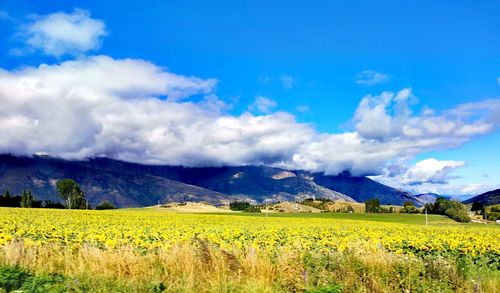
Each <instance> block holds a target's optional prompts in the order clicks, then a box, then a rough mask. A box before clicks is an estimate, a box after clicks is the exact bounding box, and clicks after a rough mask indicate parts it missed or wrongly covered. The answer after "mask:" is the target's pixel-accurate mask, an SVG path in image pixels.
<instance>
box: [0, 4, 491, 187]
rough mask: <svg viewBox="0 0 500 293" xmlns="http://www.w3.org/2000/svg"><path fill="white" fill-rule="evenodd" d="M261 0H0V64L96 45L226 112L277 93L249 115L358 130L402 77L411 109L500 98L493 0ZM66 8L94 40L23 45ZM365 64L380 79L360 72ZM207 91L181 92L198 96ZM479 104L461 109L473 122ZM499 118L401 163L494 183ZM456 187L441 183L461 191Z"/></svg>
mask: <svg viewBox="0 0 500 293" xmlns="http://www.w3.org/2000/svg"><path fill="white" fill-rule="evenodd" d="M269 2H270V1H252V2H244V1H219V2H212V1H211V2H207V1H141V3H140V4H141V5H138V4H137V1H121V2H120V5H117V4H116V2H111V1H108V2H105V1H85V2H81V1H48V2H47V1H45V2H40V1H0V11H3V13H2V14H0V15H3V16H1V17H0V18H2V19H3V20H0V36H1V38H2V41H1V42H0V56H1V57H0V68H3V69H4V70H6V71H9V72H13V71H15V70H19V69H20V68H25V67H26V66H35V67H36V66H38V65H40V64H42V63H47V64H61V63H63V62H65V61H68V60H74V59H79V58H82V56H83V55H85V56H92V55H96V54H98V55H104V56H110V57H112V58H114V59H116V60H120V59H124V58H131V59H138V60H139V59H140V60H146V61H148V62H151V63H152V64H155V65H156V66H159V67H161V68H164V69H165V70H166V71H168V72H173V73H175V74H179V75H182V76H189V77H191V76H195V77H198V78H200V79H205V80H206V79H209V78H215V79H217V81H218V82H217V85H216V88H215V89H213V90H211V91H210V92H211V93H214V94H216V96H217V99H219V100H221V101H224V102H226V103H227V104H230V105H231V106H230V107H229V108H228V109H227V110H226V111H227V112H226V114H227V115H232V116H234V117H240V115H242V114H244V113H245V112H248V111H250V112H252V111H257V109H259V107H258V106H255V105H254V107H253V108H252V106H251V105H252V103H254V101H255V100H256V97H259V96H260V97H265V98H266V100H268V101H273V103H274V104H273V103H272V104H271V105H270V106H269V105H268V106H269V107H268V108H269V109H261V110H265V111H263V112H266V113H260V114H257V113H254V115H256V116H257V115H262V114H270V113H267V112H269V111H272V112H273V113H274V112H275V111H284V112H287V113H290V114H292V115H293V116H295V117H296V119H297V123H309V124H311V125H312V127H313V128H314V131H315V132H317V133H329V134H337V133H343V132H349V131H352V130H353V129H355V124H356V121H354V120H353V117H354V115H355V112H356V111H357V109H358V106H359V104H360V101H361V100H362V99H363V97H366V96H367V95H373V96H377V95H380V94H381V93H382V92H384V91H390V92H394V93H397V92H399V91H400V90H402V89H405V88H411V92H412V96H413V98H412V100H413V101H412V102H411V103H410V106H411V109H412V111H413V112H414V113H415V115H417V114H418V113H421V112H423V111H424V110H425V109H427V108H431V109H432V110H434V111H435V112H436V113H441V112H442V111H447V110H449V109H453V108H455V107H457V106H459V105H462V104H466V103H477V102H480V101H485V100H490V101H491V100H496V99H498V98H500V82H499V80H498V78H499V77H500V54H499V52H500V38H498V36H499V35H500V1H440V2H439V3H436V1H411V3H410V1H404V2H403V1H355V2H354V1H350V2H349V3H347V2H345V3H338V2H334V1H272V3H269ZM75 8H78V9H83V10H85V11H87V12H88V14H89V17H91V18H92V19H96V20H99V21H102V23H104V24H105V30H106V35H105V36H101V37H100V46H96V47H95V48H91V49H89V50H82V51H80V52H78V54H75V53H68V54H61V55H58V56H54V54H47V52H43V50H40V48H36V46H33V45H29V44H28V45H27V38H28V37H27V36H26V33H25V32H23V28H24V27H26V26H27V25H28V24H30V23H34V22H36V21H37V19H38V20H39V18H40V17H43V16H47V15H50V14H53V13H56V12H61V13H67V14H71V13H73V12H74V11H75V10H74V9H75ZM33 15H38V18H37V17H36V16H33ZM363 74H365V75H367V76H368V77H369V78H368V79H370V78H371V79H373V78H374V75H377V76H378V77H379V80H378V81H377V80H375V81H374V80H371V81H365V82H360V79H362V76H363ZM204 94H205V92H203V93H202V94H200V93H197V94H195V95H191V96H190V97H187V98H186V99H184V100H183V101H184V102H187V101H193V102H195V103H196V102H198V101H199V100H200V99H203V95H204ZM417 100H418V102H416V101H417ZM495 105H497V104H495ZM483 112H484V111H483ZM483 112H481V113H479V114H474V117H473V118H470V117H469V118H468V119H469V120H474V121H479V120H481V119H483V118H484V117H477V115H483V114H484V113H483ZM495 113H496V112H495ZM437 115H438V114H437ZM484 115H492V114H491V113H490V114H484ZM474 118H477V119H474ZM358 122H359V121H358ZM496 129H497V125H494V126H493V127H492V129H490V130H489V131H486V132H484V133H481V134H480V135H472V136H471V137H468V138H467V141H468V142H460V143H457V144H456V145H453V146H450V145H445V146H443V145H441V144H440V145H438V146H437V147H435V148H433V149H431V150H427V149H426V150H425V151H418V152H415V153H413V152H412V153H411V155H408V154H406V153H405V155H404V156H405V160H404V161H405V166H406V167H407V168H410V169H411V165H412V164H416V163H418V162H419V161H422V160H426V159H430V158H435V159H437V160H448V161H463V162H464V164H463V166H460V167H450V172H448V171H443V170H441V171H443V172H444V173H446V174H444V173H443V174H440V175H439V176H438V177H439V178H438V179H439V180H436V181H446V183H442V182H441V183H437V185H436V184H433V185H432V186H438V187H436V188H437V189H433V188H434V187H432V188H431V187H428V189H429V191H432V190H436V191H437V190H439V191H441V192H446V188H445V187H446V186H451V185H456V186H458V185H460V186H462V185H471V184H477V185H482V186H483V187H482V188H483V189H487V188H490V187H495V186H498V185H499V184H500V175H499V174H500V160H498V159H497V158H496V157H495V156H496V155H497V150H496V146H497V145H499V143H500V134H499V133H498V132H497V131H496ZM392 138H393V137H391V139H392ZM384 139H385V140H387V139H389V138H387V137H384ZM287 151H288V150H287ZM273 156H276V154H273ZM250 161H251V160H250ZM243 162H244V163H246V162H247V161H245V160H243ZM384 162H385V161H384ZM250 163H251V162H250ZM384 164H385V163H384ZM388 164H392V163H391V162H389V163H387V164H386V165H388ZM314 166H316V165H314ZM313 169H314V168H313ZM320 169H321V168H320ZM451 169H452V170H451ZM379 173H380V172H379ZM431 177H432V176H431ZM396 178H398V177H396ZM388 180H389V179H388ZM382 181H383V180H382ZM431 181H432V180H431ZM384 182H388V183H394V182H393V181H390V182H389V181H384ZM434 183H435V182H434ZM411 186H414V185H413V183H412V185H411ZM424 189H425V187H424V185H421V186H420V187H419V189H418V191H425V190H424ZM458 189H459V188H458V187H457V188H451V187H450V188H449V191H450V192H455V193H466V192H465V191H463V190H465V189H462V191H461V192H458V191H457V190H458ZM479 189H480V188H479ZM472 192H475V191H472Z"/></svg>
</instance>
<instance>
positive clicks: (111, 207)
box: [95, 200, 116, 210]
mask: <svg viewBox="0 0 500 293" xmlns="http://www.w3.org/2000/svg"><path fill="white" fill-rule="evenodd" d="M95 209H96V210H114V209H116V206H115V205H114V204H113V203H112V202H110V201H109V200H105V201H103V202H101V203H100V204H98V205H97V206H96V207H95Z"/></svg>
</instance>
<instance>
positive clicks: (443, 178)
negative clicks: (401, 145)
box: [370, 158, 499, 200]
mask: <svg viewBox="0 0 500 293" xmlns="http://www.w3.org/2000/svg"><path fill="white" fill-rule="evenodd" d="M464 166H465V162H463V161H452V160H445V161H443V160H437V159H434V158H430V159H426V160H423V161H419V162H417V163H416V164H415V165H413V166H407V165H406V164H405V163H402V164H401V165H392V166H388V167H387V168H386V169H384V170H383V172H382V174H381V175H377V176H370V178H372V179H374V180H376V181H378V182H380V183H382V184H386V185H389V186H392V187H395V188H400V189H403V190H408V191H410V192H413V193H414V194H421V193H436V194H442V195H449V196H457V197H459V199H460V200H464V199H465V198H467V197H463V196H471V195H478V194H481V193H484V192H486V191H489V190H493V189H496V188H498V187H499V186H498V185H497V186H495V185H491V184H478V183H468V184H464V183H455V182H454V180H453V179H456V178H458V177H455V176H453V175H452V173H453V172H454V171H455V170H456V169H459V168H462V167H464Z"/></svg>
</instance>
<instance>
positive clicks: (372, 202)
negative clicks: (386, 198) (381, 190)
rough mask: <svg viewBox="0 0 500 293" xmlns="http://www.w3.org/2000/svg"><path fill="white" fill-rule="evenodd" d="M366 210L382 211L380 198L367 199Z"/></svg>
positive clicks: (369, 211)
mask: <svg viewBox="0 0 500 293" xmlns="http://www.w3.org/2000/svg"><path fill="white" fill-rule="evenodd" d="M365 211H366V212H367V213H380V212H382V209H381V208H380V200H379V199H378V198H372V199H368V200H366V201H365Z"/></svg>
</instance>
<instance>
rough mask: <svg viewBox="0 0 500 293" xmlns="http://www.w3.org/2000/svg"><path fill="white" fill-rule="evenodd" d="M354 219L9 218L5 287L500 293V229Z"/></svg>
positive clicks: (17, 214)
mask: <svg viewBox="0 0 500 293" xmlns="http://www.w3.org/2000/svg"><path fill="white" fill-rule="evenodd" d="M346 215H347V216H346ZM349 216H352V215H348V214H320V215H309V214H308V215H295V214H288V215H284V214H273V215H269V216H268V218H266V217H265V215H255V214H253V215H248V214H232V215H195V214H192V215H189V214H182V215H179V214H172V213H162V212H160V213H159V212H157V211H156V212H155V211H152V210H147V211H138V210H136V211H107V212H99V211H67V210H62V211H61V210H59V211H58V210H28V209H0V267H1V268H0V287H3V288H5V290H15V289H22V290H25V291H27V292H161V291H165V292H498V291H499V290H500V274H499V271H500V246H499V244H498V242H496V240H498V239H497V237H498V232H500V229H498V228H497V227H496V226H487V227H486V226H484V227H475V226H471V225H455V224H438V223H440V221H441V220H442V219H440V218H439V217H438V218H435V219H436V221H435V222H433V224H432V225H430V226H429V227H426V226H424V225H422V224H411V223H410V224H401V222H402V221H404V220H406V219H407V220H408V221H417V220H419V219H420V218H415V217H412V215H390V216H391V217H387V216H389V215H383V216H384V218H383V219H386V221H382V220H383V219H382V218H378V217H374V216H372V215H369V216H361V217H360V216H359V215H356V216H357V217H356V218H339V217H349ZM407 216H410V217H408V218H406V217H407ZM387 219H389V221H392V223H391V222H387ZM2 272H3V273H2ZM3 281H5V282H3ZM2 282H3V283H2ZM34 284H35V285H34ZM29 288H31V289H29ZM34 288H43V289H44V291H35V289H34Z"/></svg>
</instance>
